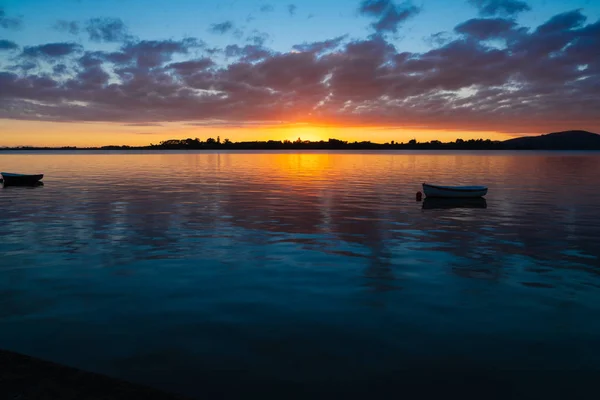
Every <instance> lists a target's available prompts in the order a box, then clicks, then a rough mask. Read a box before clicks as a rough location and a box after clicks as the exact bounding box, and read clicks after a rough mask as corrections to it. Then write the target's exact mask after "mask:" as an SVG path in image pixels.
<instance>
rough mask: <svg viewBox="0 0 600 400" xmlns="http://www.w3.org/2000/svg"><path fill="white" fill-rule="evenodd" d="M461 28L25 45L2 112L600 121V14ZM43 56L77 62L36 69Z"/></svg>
mask: <svg viewBox="0 0 600 400" xmlns="http://www.w3.org/2000/svg"><path fill="white" fill-rule="evenodd" d="M378 4H380V3H371V5H370V7H372V10H373V12H376V11H377V12H380V11H378V10H379V9H378V8H377V5H378ZM455 32H456V34H455V35H454V38H446V39H445V40H444V41H443V42H440V43H439V44H437V45H436V46H435V47H434V48H432V49H431V50H429V51H426V52H406V51H401V49H399V48H397V47H395V46H394V45H392V44H391V43H390V42H389V41H387V40H386V38H385V37H384V36H382V35H372V36H371V37H370V38H368V39H365V40H353V41H349V39H348V38H347V37H339V38H333V39H330V40H326V41H321V42H315V43H304V44H299V45H296V46H294V47H293V50H292V51H290V52H284V53H282V52H276V51H273V50H271V49H269V48H266V47H264V46H263V45H260V44H248V45H246V46H241V45H230V46H227V47H226V48H225V49H223V50H222V53H219V58H216V59H211V58H210V57H204V58H203V57H198V55H197V54H196V52H195V51H193V50H194V49H200V50H202V51H204V54H206V48H205V47H204V44H203V43H202V42H198V41H195V40H193V39H186V40H183V41H173V40H165V41H131V42H127V43H124V44H122V45H121V46H120V48H119V50H118V51H114V52H103V51H93V52H91V51H86V52H82V51H81V49H80V48H77V47H73V46H74V45H73V44H68V43H57V44H48V45H41V46H34V47H28V48H26V50H24V51H23V57H24V58H22V59H21V58H19V57H17V58H19V60H20V61H19V64H17V65H15V66H13V67H12V69H9V68H5V70H4V71H3V72H0V87H2V90H1V91H0V118H12V119H37V120H51V121H112V122H121V123H150V124H153V123H161V122H167V121H181V122H193V123H201V124H207V125H210V124H212V123H213V122H212V121H224V123H225V124H230V125H232V126H234V125H236V124H240V123H254V122H256V121H266V122H274V121H283V122H285V123H292V122H306V123H328V124H334V123H340V124H345V125H354V126H367V125H377V126H388V127H398V126H403V127H427V128H443V129H465V130H467V129H470V130H475V129H484V130H499V131H512V130H514V129H515V127H516V126H518V127H519V129H521V130H522V131H525V130H530V131H555V130H561V129H572V128H582V129H588V130H600V121H599V120H598V116H597V109H598V104H600V53H599V52H598V51H597V49H598V48H600V21H598V22H594V23H591V24H589V23H588V24H586V21H585V17H584V16H583V15H582V14H581V12H580V11H572V12H568V13H564V14H559V15H556V16H554V17H552V18H550V19H549V20H548V21H546V22H544V23H542V24H541V25H540V26H539V27H534V28H533V29H528V28H524V27H521V26H518V25H517V24H516V22H515V21H512V20H508V19H500V18H488V19H473V20H469V21H466V22H464V23H461V24H459V25H458V26H457V27H456V28H455ZM489 39H503V42H502V44H501V45H500V46H498V44H497V43H496V42H494V44H490V42H489ZM65 45H68V46H65ZM222 54H224V55H225V56H227V57H229V59H228V63H226V64H223V63H222V62H221V61H219V62H218V61H217V60H221V58H220V56H221V55H222ZM176 56H177V57H176ZM32 57H45V58H49V57H50V58H57V59H58V60H56V61H55V63H56V64H58V65H67V66H68V68H69V69H68V70H67V71H66V73H65V68H63V67H59V66H58V65H56V66H55V67H54V68H55V71H54V72H55V75H51V74H50V73H49V69H48V68H45V67H44V66H42V67H40V68H36V67H35V63H33V64H34V65H33V67H32V69H26V67H27V65H26V63H27V62H32V61H35V62H37V61H38V59H37V58H36V59H33V60H31V58H32ZM59 57H64V58H59ZM175 58H176V59H175ZM174 59H175V60H174ZM68 61H69V62H68ZM60 74H62V75H60ZM58 75H60V76H58ZM53 77H54V78H53ZM261 123H263V122H261Z"/></svg>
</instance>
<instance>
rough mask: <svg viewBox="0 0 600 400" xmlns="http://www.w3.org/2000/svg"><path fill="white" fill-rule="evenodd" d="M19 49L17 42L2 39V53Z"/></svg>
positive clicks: (0, 44) (0, 43)
mask: <svg viewBox="0 0 600 400" xmlns="http://www.w3.org/2000/svg"><path fill="white" fill-rule="evenodd" d="M18 48H19V45H18V44H16V43H15V42H11V41H10V40H4V39H0V51H3V50H16V49H18Z"/></svg>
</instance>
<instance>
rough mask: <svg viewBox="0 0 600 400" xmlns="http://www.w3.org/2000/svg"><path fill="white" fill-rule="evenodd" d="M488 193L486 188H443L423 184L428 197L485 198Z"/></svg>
mask: <svg viewBox="0 0 600 400" xmlns="http://www.w3.org/2000/svg"><path fill="white" fill-rule="evenodd" d="M487 191H488V189H487V187H485V186H441V185H430V184H428V183H424V184H423V193H425V196H427V197H452V198H466V197H483V196H485V195H486V194H487Z"/></svg>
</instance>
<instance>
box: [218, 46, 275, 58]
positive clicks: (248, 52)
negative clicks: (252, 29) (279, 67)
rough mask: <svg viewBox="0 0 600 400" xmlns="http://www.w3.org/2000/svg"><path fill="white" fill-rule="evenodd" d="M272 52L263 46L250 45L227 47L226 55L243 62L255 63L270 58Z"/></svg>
mask: <svg viewBox="0 0 600 400" xmlns="http://www.w3.org/2000/svg"><path fill="white" fill-rule="evenodd" d="M271 54H272V52H271V51H270V50H269V49H267V48H265V47H263V46H261V45H255V44H249V45H246V46H238V45H237V44H232V45H228V46H227V47H225V55H226V56H227V57H239V58H240V61H243V62H254V61H258V60H262V59H265V58H267V57H269V56H270V55H271Z"/></svg>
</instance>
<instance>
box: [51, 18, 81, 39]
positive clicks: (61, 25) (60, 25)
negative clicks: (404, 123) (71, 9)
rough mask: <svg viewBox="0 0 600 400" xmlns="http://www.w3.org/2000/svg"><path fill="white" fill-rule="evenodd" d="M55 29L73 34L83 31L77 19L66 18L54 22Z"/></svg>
mask: <svg viewBox="0 0 600 400" xmlns="http://www.w3.org/2000/svg"><path fill="white" fill-rule="evenodd" d="M54 29H55V30H57V31H59V32H66V33H69V34H71V35H78V34H79V32H80V31H81V27H80V26H79V23H78V22H77V21H66V20H62V19H61V20H58V21H56V24H54Z"/></svg>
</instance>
